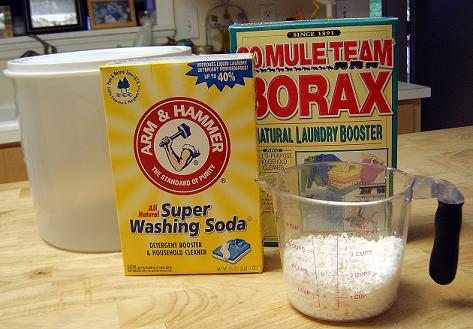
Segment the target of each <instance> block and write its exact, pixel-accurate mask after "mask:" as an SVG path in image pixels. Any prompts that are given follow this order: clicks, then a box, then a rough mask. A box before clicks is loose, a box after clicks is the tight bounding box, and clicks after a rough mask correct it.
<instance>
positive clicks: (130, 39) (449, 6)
mask: <svg viewBox="0 0 473 329" xmlns="http://www.w3.org/2000/svg"><path fill="white" fill-rule="evenodd" d="M113 2H118V3H125V4H128V5H129V6H130V9H131V10H133V9H134V10H133V14H134V15H135V16H136V21H134V20H133V19H131V16H130V17H129V19H128V20H125V21H126V22H123V23H112V24H109V25H106V24H105V25H103V24H102V25H95V26H94V24H92V27H93V29H91V24H90V23H91V21H90V19H91V18H90V16H91V15H90V12H89V8H93V6H94V4H95V6H98V7H97V8H99V7H100V6H105V5H106V4H107V3H113ZM314 3H315V4H317V3H318V5H319V6H320V7H319V10H318V11H317V8H316V6H314ZM0 6H8V8H9V9H10V12H11V16H12V18H11V19H10V20H9V18H8V12H4V11H2V10H1V9H0V36H3V38H1V39H0V70H3V69H4V68H5V65H6V62H7V61H8V60H9V59H13V58H18V57H20V56H22V55H26V54H33V53H38V54H43V53H45V52H54V51H55V49H57V51H58V52H64V51H76V50H86V49H97V48H113V47H127V46H132V45H133V43H134V42H136V36H137V33H138V32H139V31H140V27H139V25H140V23H143V24H144V25H146V24H145V23H144V22H145V20H144V19H142V16H143V13H144V12H145V11H147V12H148V13H150V14H151V15H153V16H154V26H152V28H151V30H152V39H151V41H150V42H151V44H153V45H159V44H164V43H169V42H174V41H178V42H179V41H180V42H183V43H189V42H192V43H193V44H194V45H195V46H205V45H207V44H211V43H213V41H212V40H213V39H212V38H213V37H215V35H211V32H212V29H214V28H215V27H216V26H218V25H220V26H223V27H224V26H225V25H226V24H228V23H230V21H250V22H256V21H272V20H286V19H301V18H310V17H311V15H314V14H315V13H316V14H317V16H316V18H326V17H334V18H335V17H365V16H381V15H382V16H396V17H398V18H399V23H400V24H399V35H398V40H397V44H398V48H399V51H398V57H399V63H400V67H399V68H400V69H399V79H400V80H401V81H406V82H410V83H413V84H419V85H423V86H427V87H431V89H429V88H427V89H426V88H424V89H417V91H419V92H420V94H417V96H415V97H414V96H412V97H410V98H409V99H406V103H405V104H404V103H402V102H401V103H400V106H404V105H405V106H410V107H409V109H410V110H409V112H408V111H407V110H406V111H401V110H400V111H399V113H401V112H402V113H409V115H408V116H406V118H402V120H404V121H405V122H406V124H407V125H408V126H409V127H410V128H407V130H406V131H405V132H409V131H416V130H432V129H442V128H448V127H457V126H464V125H471V124H473V98H472V97H471V96H470V95H471V91H472V90H473V75H472V74H471V73H472V72H473V60H472V58H473V57H472V54H473V42H472V41H473V39H472V35H473V20H472V18H473V16H472V13H473V2H472V1H448V0H436V1H428V0H401V1H391V0H318V1H312V0H292V1H277V0H240V1H228V0H227V1H225V0H224V1H221V0H174V1H173V0H135V1H133V0H88V1H87V0H21V1H20V0H0ZM132 7H134V8H132ZM0 8H3V9H4V8H5V7H0ZM44 8H56V9H58V8H66V9H65V11H67V12H72V15H73V19H72V22H71V21H67V22H65V23H64V24H66V25H61V26H52V27H46V28H45V27H42V26H39V27H38V24H37V23H35V19H36V22H37V18H38V15H39V16H41V15H44V13H45V11H44ZM225 8H227V9H228V10H227V11H228V13H229V14H230V16H231V19H228V17H225ZM42 9H43V10H42ZM35 15H36V17H35ZM212 15H215V16H216V17H217V20H215V18H213V19H212ZM69 19H70V18H69ZM92 19H93V17H92ZM96 21H97V19H96ZM92 22H95V21H92ZM96 23H97V22H96ZM99 23H103V22H99ZM134 25H136V26H134ZM130 26H131V27H130ZM9 27H10V29H11V30H9V29H8V28H9ZM107 27H108V28H107ZM143 30H144V27H143V29H142V32H143ZM224 30H225V29H224V28H223V31H224ZM213 32H215V29H214V31H213ZM220 33H222V32H220ZM223 33H224V32H223ZM12 34H13V36H12ZM31 35H36V36H38V37H39V38H40V39H38V38H36V39H34V38H32V37H31ZM217 36H218V35H217ZM217 46H218V45H217ZM199 49H200V50H202V49H203V48H202V47H200V48H199V47H196V50H199ZM204 51H205V49H204ZM406 86H409V88H411V87H412V86H411V85H403V86H402V87H403V88H404V87H406ZM406 88H407V87H406ZM406 90H407V89H406ZM411 91H412V90H411V89H409V90H407V92H409V93H410V92H411ZM404 92H406V91H404ZM412 99H414V100H412ZM421 99H422V116H420V104H421ZM408 100H412V101H408ZM416 106H417V107H416ZM406 108H407V107H406ZM400 120H401V117H400ZM416 120H418V121H419V122H418V123H416V122H415V121H416ZM416 125H417V126H416ZM20 139H21V138H20V132H19V129H18V121H17V114H16V111H15V106H14V101H13V88H12V85H11V81H10V80H9V78H7V77H5V76H3V75H0V181H14V180H19V179H26V172H25V171H24V168H23V167H24V166H23V165H22V161H23V160H22V156H23V155H22V152H21V148H20ZM2 177H3V179H2Z"/></svg>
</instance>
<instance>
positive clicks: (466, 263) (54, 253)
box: [0, 126, 473, 329]
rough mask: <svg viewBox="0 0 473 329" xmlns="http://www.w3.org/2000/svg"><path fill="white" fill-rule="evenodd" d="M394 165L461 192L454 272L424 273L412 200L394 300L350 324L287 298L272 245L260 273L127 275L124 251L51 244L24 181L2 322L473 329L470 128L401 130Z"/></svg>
mask: <svg viewBox="0 0 473 329" xmlns="http://www.w3.org/2000/svg"><path fill="white" fill-rule="evenodd" d="M398 157H399V160H398V167H399V168H400V169H403V170H405V171H407V172H410V173H418V174H423V175H430V176H435V177H439V178H443V179H446V180H449V181H451V182H452V183H454V184H456V185H457V186H458V187H459V188H460V189H461V191H462V192H463V194H464V196H465V199H466V203H465V205H464V207H463V218H464V219H463V227H462V233H461V241H460V257H459V269H458V273H457V276H456V279H455V281H454V282H453V283H452V284H450V285H448V286H441V285H437V284H436V283H434V282H433V281H432V280H431V279H430V278H429V275H428V264H429V253H430V250H431V248H432V241H433V235H434V225H433V216H434V212H435V207H436V200H416V201H414V202H413V203H412V213H411V221H410V225H409V234H408V242H407V247H406V252H405V257H404V262H403V268H402V274H401V281H400V289H399V298H398V300H397V302H396V303H395V304H394V305H393V306H392V308H391V309H389V310H388V311H387V312H385V313H384V314H382V315H379V316H377V317H375V318H373V319H370V320H365V321H361V322H356V323H346V324H333V323H327V322H320V321H317V320H314V319H311V318H309V317H306V316H304V315H302V314H301V313H299V312H297V311H296V310H295V309H293V308H292V307H291V306H290V305H289V303H288V300H287V298H286V294H285V290H284V282H283V276H282V273H281V263H280V259H279V252H278V249H277V248H267V249H265V271H264V272H263V273H262V274H226V275H181V276H149V277H125V276H124V275H123V271H122V259H121V254H120V253H108V254H107V253H105V254H83V253H73V252H67V251H63V250H59V249H56V248H54V247H52V246H50V245H48V244H47V243H45V242H44V241H43V240H41V238H40V237H39V235H38V230H37V227H36V223H35V212H34V209H33V202H32V198H31V193H30V189H29V185H28V182H20V183H13V184H4V185H0V200H1V201H0V231H1V232H2V238H1V239H0V327H1V328H118V327H122V328H159V329H162V328H330V327H333V328H340V327H344V326H350V327H351V326H354V327H357V328H366V327H370V328H415V329H422V328H428V329H435V328H442V329H443V328H449V329H451V328H473V203H472V202H471V198H472V197H473V180H472V179H471V171H472V168H473V126H470V127H463V128H455V129H446V130H439V131H431V132H422V133H414V134H406V135H401V136H399V150H398Z"/></svg>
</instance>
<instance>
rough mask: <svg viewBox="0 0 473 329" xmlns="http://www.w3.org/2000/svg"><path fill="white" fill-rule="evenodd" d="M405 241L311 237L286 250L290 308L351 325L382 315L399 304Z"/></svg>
mask: <svg viewBox="0 0 473 329" xmlns="http://www.w3.org/2000/svg"><path fill="white" fill-rule="evenodd" d="M403 249H404V243H403V241H402V239H401V238H398V237H395V236H388V237H379V238H378V239H376V240H374V239H373V240H368V239H366V238H363V237H356V236H349V235H348V234H341V235H328V236H324V235H307V236H303V237H300V238H298V239H293V240H290V241H289V242H288V243H287V244H286V247H285V249H284V257H283V262H284V265H283V266H284V274H285V280H286V286H287V293H288V297H289V300H290V302H291V304H292V305H293V306H294V307H295V308H296V309H298V310H299V311H301V312H302V313H304V314H307V315H309V316H312V317H315V318H319V319H323V320H331V321H350V320H356V319H363V318H368V317H371V316H374V315H377V314H379V313H382V312H383V311H385V310H386V309H387V308H389V307H390V306H391V305H392V303H394V301H395V300H396V297H397V290H398V284H399V275H400V266H401V261H402V255H403Z"/></svg>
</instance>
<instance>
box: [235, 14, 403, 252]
mask: <svg viewBox="0 0 473 329" xmlns="http://www.w3.org/2000/svg"><path fill="white" fill-rule="evenodd" d="M396 26H397V20H396V19H395V18H366V19H333V20H314V21H291V22H276V23H259V24H235V25H232V26H231V27H230V48H231V50H232V51H233V52H238V53H247V52H251V53H253V54H254V55H255V71H256V81H255V84H256V103H257V105H256V107H257V108H256V115H257V138H258V143H259V162H260V174H264V173H271V172H277V171H279V170H282V169H284V168H287V167H290V166H293V165H298V164H303V163H311V162H321V161H340V160H341V161H354V162H369V163H378V164H383V165H387V166H395V165H396V140H397V139H396V136H397V131H396V129H397V115H396V111H397V72H396V57H395V47H396V46H395V34H396ZM309 192H310V191H309ZM309 192H308V193H309ZM366 198H368V196H366ZM261 217H262V221H263V230H264V241H265V244H266V245H277V241H278V240H277V232H276V224H275V220H274V214H273V208H272V201H271V197H270V196H269V195H268V194H265V193H262V194H261Z"/></svg>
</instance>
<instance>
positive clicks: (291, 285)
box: [257, 162, 463, 321]
mask: <svg viewBox="0 0 473 329" xmlns="http://www.w3.org/2000/svg"><path fill="white" fill-rule="evenodd" d="M257 183H258V184H259V185H260V186H261V187H262V188H263V189H264V190H265V191H266V192H268V193H270V194H271V196H272V197H273V204H274V211H275V217H276V221H277V228H278V237H279V245H280V253H281V260H282V267H283V273H284V277H285V282H286V288H287V294H288V298H289V301H290V302H291V304H292V305H293V306H294V307H295V308H296V309H297V310H299V311H301V312H302V313H304V314H306V315H309V316H312V317H315V318H319V319H323V320H330V321H351V320H358V319H364V318H368V317H372V316H375V315H377V314H379V313H382V312H383V311H385V310H387V309H388V308H389V307H390V306H391V305H392V304H393V303H394V301H395V300H396V298H397V290H398V285H399V276H400V270H401V263H402V258H403V252H404V246H405V243H406V236H407V229H408V219H409V213H410V203H411V201H412V200H413V199H425V198H437V199H438V201H439V206H438V210H437V213H436V216H435V225H436V230H435V243H434V247H433V250H432V255H431V260H430V275H431V277H432V278H433V279H434V280H435V281H436V282H437V283H440V284H448V283H450V282H451V281H452V280H453V279H454V277H455V273H456V268H457V261H458V239H459V233H460V227H461V207H462V204H463V196H462V194H461V193H460V192H459V191H458V189H457V188H456V187H455V186H453V185H452V184H450V183H448V182H446V181H443V180H439V179H434V178H429V177H424V176H417V175H409V174H407V173H405V172H403V171H400V170H396V169H393V168H387V167H384V166H381V165H377V164H369V163H362V164H361V163H348V162H320V163H312V164H305V165H299V166H295V167H291V168H288V169H285V170H282V171H280V172H278V173H274V174H268V175H265V176H262V177H260V178H258V179H257Z"/></svg>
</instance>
